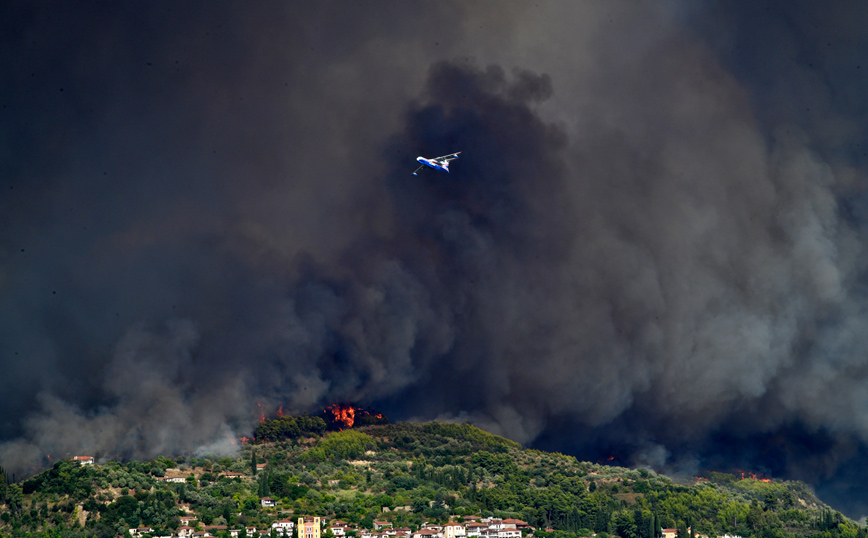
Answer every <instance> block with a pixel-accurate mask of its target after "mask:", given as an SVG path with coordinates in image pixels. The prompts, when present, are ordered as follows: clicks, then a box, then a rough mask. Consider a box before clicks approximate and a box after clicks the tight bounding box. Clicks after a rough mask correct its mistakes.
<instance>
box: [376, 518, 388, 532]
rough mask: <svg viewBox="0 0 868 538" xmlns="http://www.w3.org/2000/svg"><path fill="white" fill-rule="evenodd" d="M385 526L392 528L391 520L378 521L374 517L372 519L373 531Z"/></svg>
mask: <svg viewBox="0 0 868 538" xmlns="http://www.w3.org/2000/svg"><path fill="white" fill-rule="evenodd" d="M386 527H388V528H392V522H391V521H379V520H376V519H375V520H374V530H375V531H378V530H380V529H384V528H386Z"/></svg>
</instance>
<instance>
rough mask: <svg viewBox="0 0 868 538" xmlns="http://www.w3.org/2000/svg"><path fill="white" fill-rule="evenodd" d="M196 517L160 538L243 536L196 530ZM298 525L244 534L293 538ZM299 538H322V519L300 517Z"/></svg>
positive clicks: (141, 530) (287, 522)
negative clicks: (220, 535) (291, 537)
mask: <svg viewBox="0 0 868 538" xmlns="http://www.w3.org/2000/svg"><path fill="white" fill-rule="evenodd" d="M197 519H198V518H197V517H196V516H182V517H181V518H180V520H181V526H180V527H178V529H177V531H176V533H175V534H174V535H173V536H161V537H158V538H207V537H209V536H216V535H217V533H218V532H220V531H227V532H228V533H229V536H231V537H232V538H238V537H239V536H241V533H242V529H230V528H228V527H227V526H226V525H206V526H204V527H202V530H199V531H197V530H196V527H195V525H196V521H197ZM295 525H296V523H295V522H293V521H292V520H291V519H281V520H280V521H275V522H274V523H272V524H271V528H269V529H257V528H256V527H245V528H244V529H243V532H244V534H245V535H246V536H248V537H251V538H255V537H256V536H272V535H277V536H292V533H293V528H294V527H295ZM298 529H299V538H320V536H321V530H320V518H318V517H300V518H298ZM153 532H154V529H153V528H152V527H137V528H135V529H130V536H133V537H135V538H141V537H142V536H145V535H151V534H152V533H153Z"/></svg>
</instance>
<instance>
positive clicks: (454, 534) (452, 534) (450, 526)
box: [443, 523, 467, 538]
mask: <svg viewBox="0 0 868 538" xmlns="http://www.w3.org/2000/svg"><path fill="white" fill-rule="evenodd" d="M443 536H444V538H458V537H459V536H467V528H466V527H465V526H464V524H463V523H447V524H445V525H443Z"/></svg>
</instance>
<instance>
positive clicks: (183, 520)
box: [178, 516, 199, 526]
mask: <svg viewBox="0 0 868 538" xmlns="http://www.w3.org/2000/svg"><path fill="white" fill-rule="evenodd" d="M198 519H199V518H198V517H196V516H181V517H179V518H178V520H179V521H180V522H181V525H182V526H189V525H190V523H192V522H194V521H197V520H198Z"/></svg>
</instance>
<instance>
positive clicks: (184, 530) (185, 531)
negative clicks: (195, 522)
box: [178, 525, 196, 537]
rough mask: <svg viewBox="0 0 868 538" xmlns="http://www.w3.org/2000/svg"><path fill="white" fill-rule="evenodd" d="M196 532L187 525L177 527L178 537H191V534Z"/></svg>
mask: <svg viewBox="0 0 868 538" xmlns="http://www.w3.org/2000/svg"><path fill="white" fill-rule="evenodd" d="M194 532H196V529H194V528H193V527H190V526H188V525H184V526H182V527H178V536H181V537H185V536H193V533H194Z"/></svg>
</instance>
